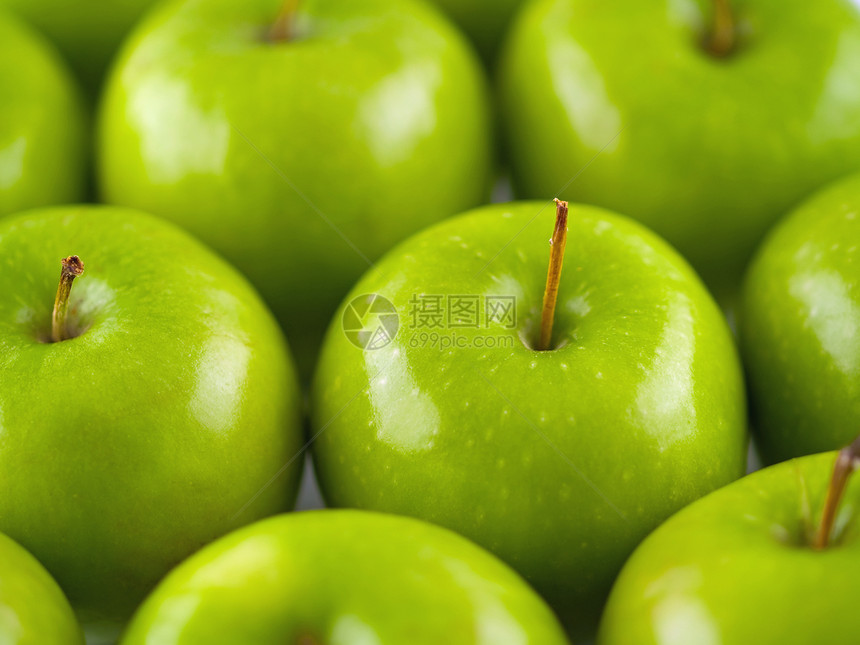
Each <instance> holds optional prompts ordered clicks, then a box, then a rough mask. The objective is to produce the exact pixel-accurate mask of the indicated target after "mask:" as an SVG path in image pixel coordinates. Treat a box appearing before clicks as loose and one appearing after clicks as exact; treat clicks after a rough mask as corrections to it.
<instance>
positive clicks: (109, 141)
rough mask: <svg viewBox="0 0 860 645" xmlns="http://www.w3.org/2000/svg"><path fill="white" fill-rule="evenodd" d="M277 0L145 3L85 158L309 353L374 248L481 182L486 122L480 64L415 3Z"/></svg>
mask: <svg viewBox="0 0 860 645" xmlns="http://www.w3.org/2000/svg"><path fill="white" fill-rule="evenodd" d="M282 4H283V2H282V0H251V1H248V2H235V0H191V1H189V2H182V3H171V4H169V5H167V6H164V7H163V8H162V10H160V11H156V12H155V14H153V15H151V16H150V18H149V19H147V20H146V21H145V22H144V23H143V24H142V25H141V26H140V27H139V29H138V30H137V31H136V33H135V34H134V36H132V38H131V42H130V44H129V46H128V47H127V48H126V49H125V52H124V54H123V55H122V56H121V59H120V61H119V63H118V66H117V68H116V69H115V73H114V75H113V77H112V80H111V82H110V84H109V88H108V90H107V93H106V98H105V101H104V105H103V109H102V119H101V124H100V134H101V136H100V140H101V144H100V146H99V152H100V154H99V165H100V173H99V174H100V179H101V190H102V194H103V196H104V198H105V199H106V200H107V201H109V202H112V203H119V204H124V205H130V206H136V207H140V208H143V209H145V210H148V211H151V212H154V213H156V214H158V215H162V216H165V217H167V218H168V219H171V220H173V221H175V222H177V223H179V224H180V225H181V226H183V227H185V228H186V229H188V230H190V231H192V232H193V233H195V234H196V235H197V236H198V237H200V238H201V239H203V240H204V241H205V242H208V243H209V244H210V245H211V246H212V247H214V248H215V249H216V250H217V251H220V252H221V253H222V254H223V255H224V256H226V257H227V258H228V259H229V260H231V261H232V262H233V263H234V264H235V265H236V266H237V267H238V268H239V269H240V270H242V271H243V272H244V273H245V274H246V275H247V276H248V277H249V278H250V279H251V282H253V283H254V284H255V285H256V286H257V288H258V289H259V290H260V291H261V292H262V295H263V296H264V298H265V299H266V300H267V301H268V303H269V305H270V306H271V307H272V308H273V310H274V313H275V314H276V316H277V317H278V318H279V319H280V321H281V322H282V324H283V325H284V326H285V328H286V331H287V335H288V337H290V339H291V342H292V344H293V346H294V347H295V346H296V345H298V346H299V347H300V349H301V350H303V351H304V352H306V353H308V354H310V355H313V357H314V358H315V352H316V349H317V344H318V341H319V338H320V336H321V335H322V332H323V330H324V329H325V326H326V324H327V323H328V320H329V319H330V317H331V315H332V313H333V312H334V310H335V309H336V307H337V304H338V302H339V301H340V299H341V298H342V297H343V294H344V293H346V291H348V290H349V287H350V286H351V285H352V284H353V283H354V282H355V280H357V279H358V277H359V276H360V275H361V273H362V272H363V271H364V270H366V269H367V267H368V265H369V263H370V262H371V261H372V260H374V259H376V258H377V257H378V256H379V255H381V254H382V253H383V252H385V251H387V250H388V249H389V248H390V247H391V245H392V244H393V243H395V242H397V241H399V240H401V239H402V238H404V237H406V236H408V235H409V234H410V233H412V232H414V231H416V230H418V229H420V228H422V227H423V226H425V225H427V224H429V223H431V222H435V221H437V220H439V219H441V218H443V217H445V216H447V215H452V214H454V213H457V212H459V211H461V210H463V209H465V208H469V207H471V206H475V205H477V204H479V203H481V202H482V201H483V200H484V198H485V197H486V195H487V193H488V185H489V177H490V174H491V173H490V168H491V157H492V155H491V136H490V126H489V119H488V116H487V113H488V105H487V100H486V88H485V82H484V80H483V77H482V72H481V69H480V65H479V63H478V62H477V61H476V60H475V57H474V55H473V54H472V53H471V52H470V51H469V48H468V45H467V44H466V43H465V41H464V39H463V38H462V36H461V35H460V34H459V33H457V32H456V30H455V29H454V28H453V27H452V26H451V25H449V24H448V22H447V21H446V20H444V19H443V18H442V17H441V16H439V15H438V12H436V11H434V10H433V9H432V8H431V7H426V6H425V5H424V4H423V3H418V2H413V1H412V0H301V1H300V2H299V3H298V8H297V9H294V10H292V11H287V12H286V13H280V14H279V11H281V9H280V8H281V6H282ZM285 7H286V8H288V7H289V3H287V5H285ZM313 339H316V340H315V341H314V340H313ZM302 362H303V363H305V364H306V363H308V362H309V361H308V360H307V359H305V360H302Z"/></svg>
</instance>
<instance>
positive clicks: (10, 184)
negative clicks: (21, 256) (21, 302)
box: [0, 13, 87, 217]
mask: <svg viewBox="0 0 860 645" xmlns="http://www.w3.org/2000/svg"><path fill="white" fill-rule="evenodd" d="M84 131H85V126H84V112H83V108H82V106H81V101H80V97H79V95H78V89H77V88H76V87H75V85H74V82H73V81H72V78H71V76H70V74H69V72H68V70H67V69H66V67H65V64H64V63H63V62H62V61H61V60H60V58H59V56H58V55H57V54H56V52H55V51H54V50H53V49H52V48H51V47H50V45H48V43H47V42H45V41H44V40H43V38H42V37H41V36H39V35H38V34H37V33H36V32H35V31H33V30H32V29H31V28H29V27H27V26H26V25H25V24H24V23H22V22H20V21H19V20H18V19H17V18H13V17H12V16H9V15H6V14H5V13H2V15H0V217H2V216H5V215H9V214H10V213H14V212H16V211H19V210H22V209H25V208H34V207H37V206H47V205H50V204H59V203H66V202H74V201H78V200H80V199H82V198H83V196H84V187H85V177H86V169H87V154H86V143H85V134H84Z"/></svg>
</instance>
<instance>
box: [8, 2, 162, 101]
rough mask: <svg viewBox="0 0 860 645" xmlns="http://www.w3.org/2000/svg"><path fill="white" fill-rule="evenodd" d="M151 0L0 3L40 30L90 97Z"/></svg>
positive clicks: (96, 89)
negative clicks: (70, 66) (60, 54)
mask: <svg viewBox="0 0 860 645" xmlns="http://www.w3.org/2000/svg"><path fill="white" fill-rule="evenodd" d="M153 3H154V0H111V1H110V3H108V4H106V3H105V2H104V0H75V1H74V2H69V0H0V7H4V8H8V9H11V10H12V11H14V12H16V13H17V14H18V15H20V16H22V17H23V18H24V19H25V20H27V21H28V22H30V23H31V24H32V25H34V26H35V27H36V28H38V29H39V30H40V31H42V32H43V33H44V34H45V35H46V36H47V37H48V38H49V39H50V40H51V41H52V42H53V43H55V44H56V46H57V47H58V48H59V50H60V52H61V53H62V54H63V56H65V58H66V59H67V60H68V61H69V62H70V63H71V65H72V67H73V68H74V70H75V72H76V73H77V75H78V77H79V78H80V79H81V81H82V82H83V84H84V86H85V87H86V88H87V90H88V91H89V93H90V94H91V95H92V96H93V97H94V96H95V95H96V94H97V92H98V90H99V87H100V85H101V83H102V80H103V78H104V75H105V72H106V71H107V69H108V66H109V64H110V62H111V60H112V59H113V57H114V54H115V53H116V51H117V49H119V46H120V43H121V42H122V40H123V38H124V37H125V36H126V34H127V33H128V32H129V30H131V28H132V26H133V25H134V23H135V22H136V21H137V20H138V19H139V18H140V16H141V15H143V13H144V11H145V10H146V9H147V8H148V7H149V6H150V5H152V4H153Z"/></svg>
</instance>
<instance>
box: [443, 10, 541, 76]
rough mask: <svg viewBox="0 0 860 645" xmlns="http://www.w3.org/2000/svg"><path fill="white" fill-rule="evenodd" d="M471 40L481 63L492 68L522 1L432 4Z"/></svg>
mask: <svg viewBox="0 0 860 645" xmlns="http://www.w3.org/2000/svg"><path fill="white" fill-rule="evenodd" d="M432 2H435V3H436V4H437V5H439V7H440V8H441V9H442V10H443V11H445V13H447V14H448V15H449V16H450V17H451V19H452V20H453V21H454V22H455V23H456V24H457V25H458V26H459V27H460V28H461V29H462V30H463V31H464V32H465V33H466V35H467V36H469V38H470V39H471V40H472V42H473V43H474V45H475V47H476V48H477V50H478V52H479V53H480V54H481V57H482V58H483V59H484V61H485V62H486V63H488V64H490V65H493V64H494V63H495V60H496V56H497V55H498V53H499V49H500V48H501V45H502V42H504V39H505V36H506V35H507V31H508V28H509V27H510V24H511V22H512V21H513V18H514V16H515V15H516V12H517V11H518V10H519V8H520V7H521V6H522V5H523V4H524V3H523V0H432Z"/></svg>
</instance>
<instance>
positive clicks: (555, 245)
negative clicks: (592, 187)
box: [537, 198, 567, 352]
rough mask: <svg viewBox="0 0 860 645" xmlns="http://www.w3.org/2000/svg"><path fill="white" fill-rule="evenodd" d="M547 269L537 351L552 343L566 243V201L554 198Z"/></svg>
mask: <svg viewBox="0 0 860 645" xmlns="http://www.w3.org/2000/svg"><path fill="white" fill-rule="evenodd" d="M549 244H550V254H549V270H548V271H547V274H546V289H544V292H543V311H542V312H541V318H540V341H539V342H538V347H537V348H538V351H542V352H543V351H546V350H548V349H549V348H550V344H551V343H552V324H553V321H554V319H555V303H556V301H557V300H558V283H559V282H560V281H561V266H562V264H563V263H564V247H565V245H566V244H567V202H563V201H561V200H560V199H558V198H556V199H555V229H554V230H553V232H552V239H551V240H550V241H549Z"/></svg>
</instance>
